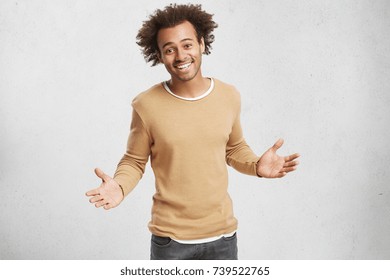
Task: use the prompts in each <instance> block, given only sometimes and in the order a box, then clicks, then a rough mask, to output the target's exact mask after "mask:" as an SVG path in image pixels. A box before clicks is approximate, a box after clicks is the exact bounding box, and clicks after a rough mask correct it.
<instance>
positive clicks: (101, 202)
mask: <svg viewBox="0 0 390 280" xmlns="http://www.w3.org/2000/svg"><path fill="white" fill-rule="evenodd" d="M106 204H107V202H106V201H105V200H104V199H103V200H100V201H98V202H96V203H95V207H96V208H99V207H102V206H104V205H106Z"/></svg>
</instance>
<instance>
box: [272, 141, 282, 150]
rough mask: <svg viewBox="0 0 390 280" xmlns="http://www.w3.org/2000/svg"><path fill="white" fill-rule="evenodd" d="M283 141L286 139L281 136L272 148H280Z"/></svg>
mask: <svg viewBox="0 0 390 280" xmlns="http://www.w3.org/2000/svg"><path fill="white" fill-rule="evenodd" d="M283 143H284V140H283V139H281V138H280V139H279V140H278V141H276V143H275V144H274V145H273V146H272V149H273V150H274V151H276V150H277V149H279V148H280V147H282V145H283Z"/></svg>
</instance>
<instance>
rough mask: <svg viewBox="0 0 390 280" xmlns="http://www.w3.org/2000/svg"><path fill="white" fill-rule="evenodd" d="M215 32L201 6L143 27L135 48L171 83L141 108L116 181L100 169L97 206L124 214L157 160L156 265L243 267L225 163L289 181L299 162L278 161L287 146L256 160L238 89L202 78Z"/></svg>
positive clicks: (146, 96)
mask: <svg viewBox="0 0 390 280" xmlns="http://www.w3.org/2000/svg"><path fill="white" fill-rule="evenodd" d="M216 27H217V24H216V23H215V22H214V21H212V15H210V14H208V13H206V12H205V11H203V10H201V6H200V5H170V6H167V7H165V9H164V10H157V11H156V12H155V14H153V15H152V16H151V17H150V18H149V20H148V21H146V22H145V23H144V25H143V26H142V28H141V29H140V31H139V33H138V36H137V39H138V42H137V43H138V44H139V45H140V46H141V47H142V48H143V53H144V56H145V59H146V61H148V62H152V63H153V65H157V64H159V63H162V64H164V66H165V68H166V69H167V71H168V72H169V74H170V76H171V79H170V80H169V81H166V82H163V83H161V84H157V85H155V86H153V87H152V88H150V89H149V90H147V91H145V92H143V93H141V94H139V95H138V96H137V97H136V98H135V99H134V100H133V102H132V107H133V115H132V123H131V131H130V135H129V139H128V144H127V151H126V154H125V155H124V156H123V158H122V159H121V161H120V162H119V164H118V167H117V170H116V172H115V175H114V178H111V177H109V176H108V175H106V174H104V173H103V172H102V171H101V170H100V169H96V170H95V172H96V175H97V176H98V177H99V178H101V179H102V180H103V182H102V184H101V185H100V186H99V187H98V188H97V189H94V190H91V191H89V192H87V196H92V198H91V199H90V202H91V203H95V206H96V207H103V208H104V209H106V210H107V209H111V208H113V207H116V206H118V205H119V204H120V203H121V202H122V200H123V198H124V197H125V196H126V195H127V194H128V193H130V192H131V190H132V189H133V188H134V187H135V186H136V185H137V183H138V181H139V180H140V179H141V177H142V174H143V173H144V170H145V165H146V163H147V161H148V158H149V157H150V159H151V166H152V169H153V172H154V175H155V178H156V193H155V195H154V196H153V207H152V217H151V221H150V222H149V229H150V231H151V232H152V240H151V259H237V236H236V230H237V220H236V219H235V217H234V215H233V208H232V201H231V199H230V197H229V194H228V192H227V188H228V174H227V166H226V163H227V164H228V165H230V166H232V167H233V168H235V169H237V170H238V171H240V172H242V173H244V174H248V175H253V176H258V177H264V178H280V177H283V176H285V175H286V174H287V173H288V172H291V171H293V170H295V169H296V166H297V164H298V162H297V161H296V159H297V158H298V156H299V155H298V154H293V155H290V156H286V157H281V156H279V155H277V154H276V151H277V149H279V148H280V147H281V146H282V144H283V140H278V141H277V142H276V143H275V145H274V146H273V147H271V148H270V149H268V150H267V151H266V152H265V153H264V154H263V155H262V156H261V157H258V156H257V155H255V154H254V153H253V152H252V150H251V149H250V148H249V146H248V145H247V144H246V142H245V140H244V138H243V134H242V130H241V125H240V95H239V93H238V92H237V90H236V89H235V88H234V87H233V86H230V85H228V84H225V83H223V82H221V81H219V80H217V79H215V78H208V77H203V76H202V69H201V64H202V54H209V53H210V48H211V43H212V42H213V40H214V36H213V35H212V31H213V30H214V28H216Z"/></svg>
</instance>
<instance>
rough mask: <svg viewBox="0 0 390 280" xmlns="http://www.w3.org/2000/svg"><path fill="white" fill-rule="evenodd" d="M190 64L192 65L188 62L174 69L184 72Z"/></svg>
mask: <svg viewBox="0 0 390 280" xmlns="http://www.w3.org/2000/svg"><path fill="white" fill-rule="evenodd" d="M191 64H192V62H188V63H186V64H180V65H176V66H175V67H176V68H178V69H180V70H184V69H187V68H188V67H190V65H191Z"/></svg>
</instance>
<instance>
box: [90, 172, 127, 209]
mask: <svg viewBox="0 0 390 280" xmlns="http://www.w3.org/2000/svg"><path fill="white" fill-rule="evenodd" d="M95 173H96V176H98V177H99V178H100V179H102V183H101V185H100V186H99V187H98V188H97V189H93V190H90V191H88V192H87V193H86V196H91V199H90V200H89V202H91V203H95V207H96V208H99V207H103V208H104V209H106V210H108V209H111V208H114V207H116V206H118V205H119V204H120V203H121V202H122V200H123V198H124V197H123V192H122V188H121V187H120V186H119V184H118V183H117V182H115V180H114V179H112V178H111V177H110V176H108V175H107V174H105V173H104V172H103V171H102V170H100V169H99V168H96V169H95Z"/></svg>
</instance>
